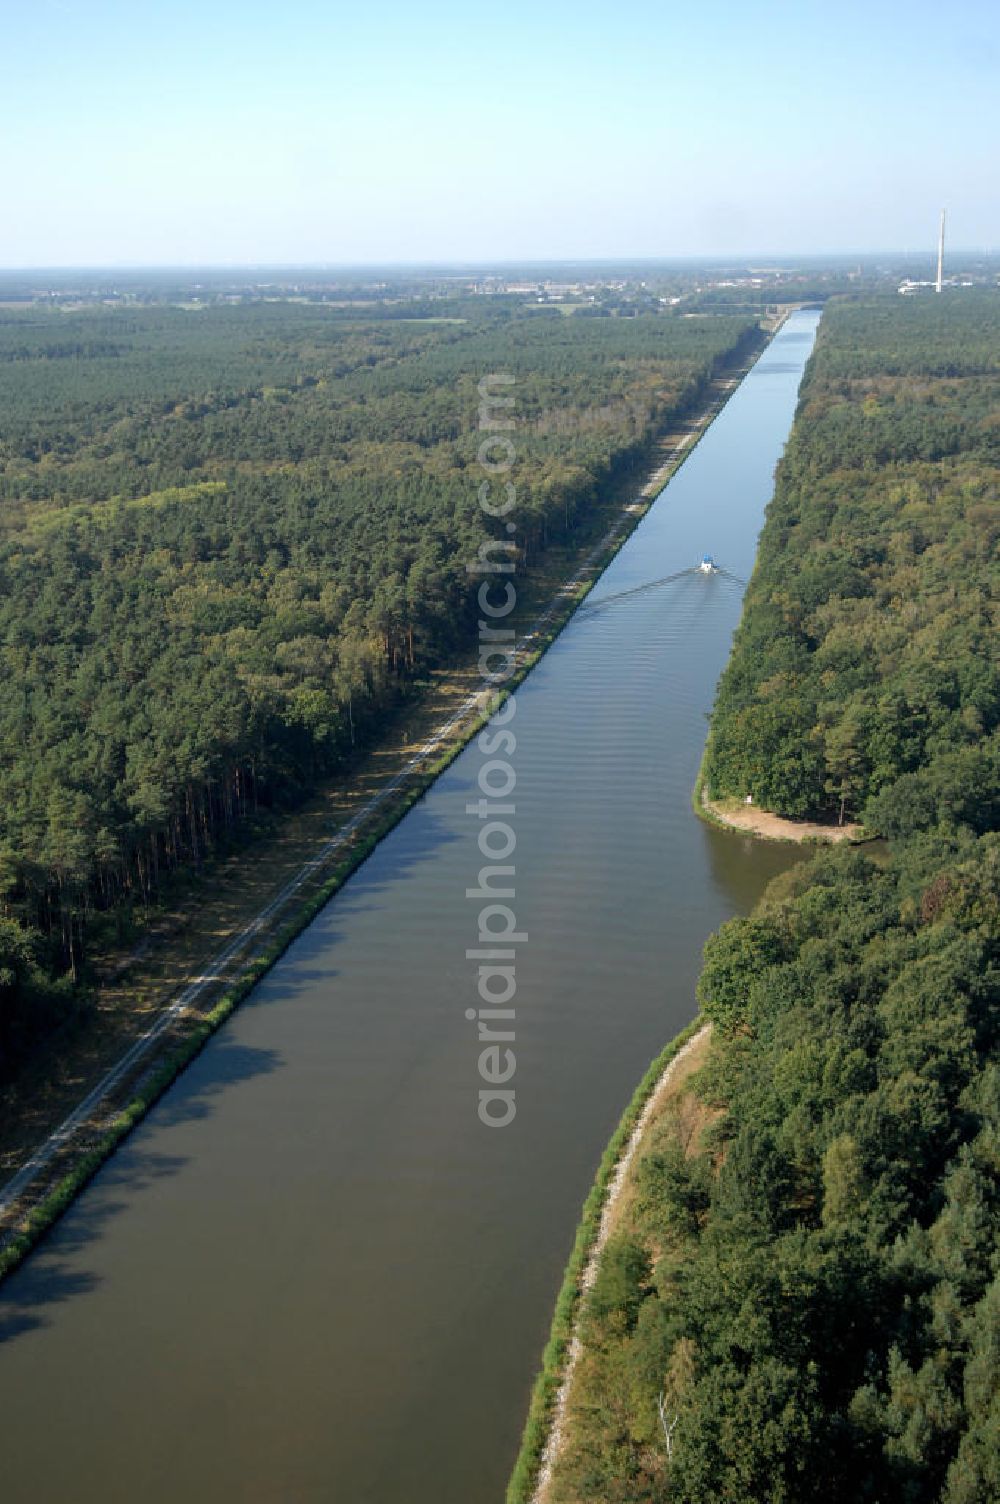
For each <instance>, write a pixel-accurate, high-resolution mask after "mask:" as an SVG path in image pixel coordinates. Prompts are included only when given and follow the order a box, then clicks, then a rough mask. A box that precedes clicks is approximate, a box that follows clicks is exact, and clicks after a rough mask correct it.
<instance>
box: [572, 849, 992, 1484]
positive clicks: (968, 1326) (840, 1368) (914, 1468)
mask: <svg viewBox="0 0 1000 1504" xmlns="http://www.w3.org/2000/svg"><path fill="white" fill-rule="evenodd" d="M998 880H1000V837H998V836H997V835H996V834H995V833H990V834H989V835H985V836H979V837H977V836H974V835H973V834H972V833H971V832H969V831H968V830H965V831H955V832H953V833H951V834H950V835H948V836H947V837H942V836H938V837H933V838H928V837H918V838H914V839H913V840H912V841H911V842H910V843H908V844H907V846H906V848H905V850H904V851H902V852H900V853H899V854H898V855H897V856H896V858H895V860H894V861H893V863H892V864H891V866H890V867H888V868H886V869H883V868H880V867H878V866H876V865H875V864H874V863H872V862H871V861H870V860H868V859H867V858H865V857H863V856H862V855H860V854H859V853H857V852H851V851H844V850H843V849H841V850H840V851H838V852H837V853H836V854H830V855H824V856H822V857H819V858H818V859H816V860H815V861H814V862H813V863H812V864H807V865H805V866H803V867H800V868H796V869H793V872H792V873H791V874H790V875H789V876H788V877H786V878H785V879H782V880H779V883H778V884H777V885H776V887H775V888H774V889H773V890H772V894H771V896H770V898H769V899H768V900H767V901H765V903H764V904H763V905H762V907H761V909H760V910H759V911H758V912H757V913H756V914H755V916H754V917H752V918H750V919H744V920H736V921H734V922H732V923H731V924H729V925H727V926H725V927H724V929H723V930H722V931H721V932H720V933H719V935H718V936H717V937H715V938H714V939H713V940H712V941H711V942H710V944H709V946H708V949H707V954H706V966H705V971H704V973H703V976H702V980H701V995H702V999H703V1003H704V1008H705V1012H706V1013H707V1014H708V1016H709V1017H710V1018H712V1019H713V1020H714V1021H715V1023H716V1028H717V1032H718V1033H719V1034H720V1035H721V1036H722V1038H721V1040H718V1041H717V1042H716V1048H715V1050H714V1054H713V1057H712V1058H711V1059H710V1062H709V1064H708V1066H707V1067H706V1068H705V1070H704V1071H703V1073H702V1076H701V1078H700V1080H699V1084H698V1088H697V1089H698V1093H699V1096H700V1097H701V1098H702V1100H703V1103H704V1104H705V1106H706V1108H707V1109H708V1116H709V1118H710V1126H709V1127H707V1128H706V1129H704V1130H703V1131H702V1132H701V1134H700V1136H698V1137H696V1139H695V1140H694V1142H693V1144H688V1145H687V1147H686V1149H685V1147H684V1146H683V1137H682V1135H681V1133H680V1132H679V1128H680V1127H682V1126H683V1125H682V1124H679V1123H678V1122H677V1121H674V1120H667V1121H664V1122H663V1123H662V1125H661V1129H660V1134H659V1137H658V1138H657V1139H655V1140H654V1142H653V1143H652V1145H651V1147H650V1149H649V1151H648V1152H647V1153H646V1154H645V1155H644V1156H643V1158H642V1159H641V1160H640V1162H639V1165H638V1168H637V1170H636V1171H635V1172H634V1184H635V1187H636V1192H637V1198H636V1205H635V1211H634V1215H633V1218H632V1220H631V1225H630V1226H629V1227H628V1228H627V1229H624V1230H622V1232H621V1233H620V1234H619V1235H618V1236H617V1237H616V1238H615V1239H614V1240H613V1241H612V1242H610V1243H609V1245H608V1247H607V1249H606V1251H605V1255H604V1258H603V1260H602V1264H601V1268H600V1272H599V1275H598V1278H597V1281H596V1283H595V1285H594V1287H593V1291H592V1294H591V1296H590V1298H589V1301H588V1304H587V1306H586V1310H585V1318H584V1324H583V1335H584V1343H585V1353H586V1359H585V1361H584V1362H583V1363H582V1364H581V1369H580V1373H581V1385H582V1388H581V1392H580V1394H579V1396H578V1399H577V1405H578V1407H579V1408H578V1409H577V1412H576V1417H575V1430H574V1435H575V1441H574V1444H573V1446H572V1447H571V1448H570V1449H569V1450H568V1453H567V1456H566V1458H565V1461H564V1465H563V1467H562V1468H561V1470H560V1471H559V1472H558V1473H557V1485H558V1486H557V1487H556V1489H555V1491H554V1493H553V1495H552V1500H553V1504H568V1501H571V1500H572V1501H582V1500H594V1501H600V1504H624V1501H626V1500H627V1501H640V1500H641V1501H666V1500H676V1501H679V1504H680V1501H683V1504H717V1501H718V1500H723V1499H726V1500H732V1501H734V1504H749V1501H751V1500H768V1501H772V1504H795V1501H800V1500H820V1499H822V1500H824V1501H828V1504H860V1501H869V1504H918V1501H919V1504H923V1501H926V1504H931V1501H937V1500H943V1501H945V1504H990V1501H995V1500H996V1499H997V1498H1000V1258H998V1240H997V1231H998V1227H1000V1183H998V1170H1000V1065H998V1058H997V1044H998V1042H1000V1041H998V1029H1000V894H998ZM661 1397H662V1398H663V1401H664V1414H665V1418H666V1422H667V1425H668V1427H670V1428H671V1455H670V1456H669V1457H668V1455H667V1450H666V1446H665V1439H664V1434H663V1430H662V1422H661V1418H660V1413H659V1400H660V1398H661ZM581 1417H582V1419H581Z"/></svg>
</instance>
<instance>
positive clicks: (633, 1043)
mask: <svg viewBox="0 0 1000 1504" xmlns="http://www.w3.org/2000/svg"><path fill="white" fill-rule="evenodd" d="M817 322H818V315H817V314H815V313H811V312H802V313H797V314H795V315H793V317H792V318H791V319H790V320H789V321H788V322H787V323H786V324H785V326H784V328H783V329H782V330H781V331H780V333H779V334H778V335H777V337H776V338H775V339H774V341H773V342H772V344H771V345H770V347H769V348H768V349H767V351H766V352H765V353H764V355H763V357H762V358H761V359H760V361H759V362H758V363H757V365H756V366H755V367H754V368H753V370H752V371H751V372H750V374H749V375H748V376H747V377H746V379H745V380H744V382H743V383H742V385H741V387H740V388H739V390H738V391H737V392H736V393H735V395H734V396H733V397H732V398H731V400H730V401H729V403H728V405H727V406H726V408H725V409H724V410H723V412H722V413H721V415H720V416H719V417H718V418H717V419H716V421H715V422H714V423H713V425H712V426H711V428H710V429H709V430H708V432H707V434H706V436H705V438H704V439H703V440H702V442H701V443H700V444H699V445H698V447H697V448H696V449H695V451H694V452H693V454H692V455H691V456H690V458H689V459H688V461H687V463H686V464H685V465H684V466H683V467H682V468H681V470H680V471H679V472H678V474H677V475H676V476H675V477H674V479H673V480H672V481H671V482H670V484H669V485H668V486H667V487H666V489H665V490H664V491H663V492H662V493H661V495H660V497H659V498H658V500H657V501H656V503H655V505H654V506H653V507H652V509H651V510H650V512H649V514H648V515H647V517H646V518H645V519H644V520H643V522H642V523H641V524H640V526H639V527H638V528H637V529H636V531H635V533H634V534H633V535H632V537H631V539H630V540H629V542H628V543H627V545H626V546H625V548H624V549H623V550H622V552H621V553H620V554H619V555H618V557H617V558H616V559H615V560H614V562H613V563H612V564H611V566H610V567H609V569H608V570H607V571H606V573H605V575H604V576H603V578H602V580H601V581H600V582H599V584H598V586H597V589H596V590H595V592H594V594H593V595H592V596H591V598H590V600H591V601H592V602H599V601H600V600H601V599H602V598H604V597H610V596H612V595H617V594H618V593H619V592H621V591H628V590H632V589H633V587H636V586H640V585H643V584H644V583H646V582H650V581H656V580H660V579H662V578H664V577H665V576H668V575H671V574H673V573H675V572H676V571H678V570H683V569H685V568H687V566H689V565H691V564H693V563H694V562H695V561H696V560H698V559H699V558H700V557H701V555H702V554H703V553H704V552H706V551H707V552H710V553H711V554H713V555H714V556H715V558H716V559H717V560H718V561H719V563H720V564H722V565H723V566H724V567H725V569H726V570H727V571H728V572H729V574H727V575H723V574H718V575H709V576H704V575H700V574H694V573H688V574H684V575H682V576H681V577H680V578H679V579H675V580H673V581H671V582H669V583H667V584H663V585H659V586H653V587H652V588H650V589H648V590H638V591H636V592H635V593H633V594H629V595H625V596H623V597H622V598H621V599H618V600H615V601H609V602H608V603H607V604H606V605H604V606H603V607H590V608H588V609H585V610H583V611H581V612H580V613H579V614H578V615H577V617H576V618H575V619H574V621H573V622H572V623H571V625H570V626H569V627H568V628H567V630H566V631H565V632H564V633H563V635H562V636H561V637H560V639H559V641H558V642H557V643H556V644H555V645H554V647H553V648H552V649H551V650H550V651H549V653H548V654H547V655H546V656H545V658H544V659H543V660H542V662H541V663H540V664H539V665H538V667H537V668H536V669H535V671H534V672H533V673H532V674H531V676H530V677H529V679H528V680H527V681H526V682H525V683H524V684H523V685H522V687H521V688H520V689H519V690H518V691H517V696H516V712H515V715H514V719H513V721H512V722H511V723H510V725H511V729H512V730H514V731H515V732H516V735H517V747H516V751H515V752H514V753H513V755H512V757H511V758H510V761H511V763H512V765H513V766H514V767H515V768H516V774H517V787H516V792H515V796H514V798H515V802H516V812H515V813H514V814H512V815H511V816H510V817H509V821H510V824H511V826H512V827H513V829H514V831H515V833H516V838H517V846H516V851H515V853H514V855H513V856H512V857H511V858H510V860H512V861H513V862H514V863H515V866H516V876H515V879H514V885H515V889H516V894H515V898H514V899H513V900H512V901H511V907H512V908H513V909H514V910H515V912H516V915H517V921H518V925H519V928H520V929H521V930H523V931H526V932H527V936H528V938H527V940H526V941H525V942H523V943H522V944H521V945H520V947H519V950H518V959H517V985H518V991H517V997H516V1009H517V1021H516V1034H517V1039H516V1043H515V1045H514V1049H515V1050H516V1060H517V1067H516V1076H515V1077H514V1079H513V1081H512V1083H511V1085H513V1086H514V1087H515V1088H516V1092H517V1096H516V1104H517V1115H516V1117H515V1119H514V1121H513V1122H512V1123H511V1124H510V1125H509V1126H508V1127H506V1128H503V1129H495V1128H494V1129H491V1128H487V1127H484V1126H483V1125H482V1124H481V1123H480V1121H479V1119H478V1116H477V1102H478V1091H479V1088H480V1087H481V1086H482V1084H483V1083H482V1082H481V1080H480V1078H479V1074H478V1070H477V1060H478V1055H479V1046H478V1044H477V1040H476V1026H475V1024H474V1023H470V1022H469V1021H468V1020H467V1018H466V1010H467V1009H470V1008H473V1007H475V1006H476V1004H477V995H476V972H475V965H476V963H475V962H474V961H470V960H468V959H467V958H466V950H467V949H469V948H473V947H475V946H476V943H477V933H476V931H477V922H478V915H479V909H480V906H481V903H480V902H479V901H475V900H469V899H467V898H466V896H465V893H466V889H467V888H474V887H475V886H476V884H477V874H478V870H479V867H480V865H481V864H482V862H483V858H482V857H481V856H480V854H479V851H478V847H477V838H478V835H479V828H480V822H479V820H478V818H477V817H476V816H475V815H474V814H470V813H468V812H467V810H466V806H467V804H469V803H470V802H472V801H474V800H476V799H477V798H478V797H479V790H478V787H477V779H478V776H479V772H480V769H481V767H482V765H483V762H484V758H483V756H482V754H481V753H480V752H479V751H478V750H477V749H476V748H475V747H474V746H473V747H470V748H468V749H466V751H465V752H464V753H463V754H462V756H461V757H459V758H458V760H457V761H456V762H455V763H454V764H453V765H452V767H451V768H450V769H449V771H448V772H447V773H446V774H445V775H444V776H443V777H442V778H441V779H440V780H439V782H438V783H437V784H436V785H435V786H434V788H433V789H432V790H431V791H430V793H429V794H428V795H427V797H426V798H425V799H424V800H423V801H421V803H420V804H419V805H417V806H416V807H415V808H414V809H413V810H412V811H411V812H410V813H409V814H408V815H407V816H406V818H405V820H403V822H402V823H401V824H400V825H399V826H398V827H397V828H396V830H395V831H394V832H393V833H392V835H391V836H389V838H388V839H387V840H385V841H384V842H383V843H382V845H381V846H379V847H378V849H377V850H376V851H375V852H374V853H373V855H372V856H371V857H370V859H369V860H368V861H367V862H366V863H365V865H364V866H363V867H362V868H361V869H360V870H359V871H358V873H357V874H356V875H355V876H354V878H352V880H351V881H350V883H349V884H348V885H347V886H346V888H345V889H344V890H343V891H342V893H341V894H340V895H339V896H338V897H337V898H336V899H335V900H334V901H333V902H332V903H331V904H330V905H329V906H328V907H327V908H326V910H325V911H324V912H323V913H322V914H321V915H320V916H319V917H318V918H317V919H316V920H315V921H314V923H313V924H312V925H311V926H310V927H309V929H308V930H307V931H306V932H305V933H304V934H303V935H302V936H301V937H300V939H299V940H298V941H297V942H296V943H295V945H293V947H292V948H291V950H290V951H289V952H288V954H287V955H286V956H285V958H284V959H283V960H282V962H281V963H280V964H279V965H278V966H277V967H276V968H275V969H274V970H273V971H272V972H271V974H270V975H269V976H268V977H267V978H266V979H265V980H264V981H263V982H262V983H261V985H260V986H259V987H258V988H257V989H256V991H255V992H254V994H253V995H252V997H251V998H250V999H249V1000H248V1001H247V1002H246V1003H245V1004H244V1006H243V1007H242V1008H241V1010H240V1011H239V1012H238V1013H237V1015H236V1016H235V1017H234V1019H233V1020H232V1021H231V1022H230V1023H229V1024H228V1025H227V1026H226V1028H225V1029H224V1030H223V1032H222V1033H221V1034H220V1035H219V1036H217V1037H216V1039H215V1040H214V1041H213V1042H212V1043H211V1044H210V1045H209V1047H208V1048H207V1049H206V1050H205V1052H204V1053H203V1055H202V1056H201V1057H200V1058H199V1059H198V1060H197V1061H196V1062H195V1063H194V1064H193V1065H192V1066H191V1067H190V1068H189V1069H188V1070H187V1071H186V1072H185V1073H184V1075H183V1077H182V1078H181V1079H180V1080H179V1081H178V1082H177V1083H176V1085H175V1086H174V1087H173V1088H172V1089H171V1091H170V1092H169V1093H168V1094H167V1095H166V1097H165V1098H164V1099H163V1100H162V1101H161V1103H160V1104H159V1105H158V1106H157V1107H156V1109H155V1110H154V1111H153V1112H152V1113H151V1114H150V1116H149V1118H148V1119H147V1120H146V1122H145V1123H144V1124H143V1126H142V1127H141V1128H140V1129H139V1131H138V1132H136V1133H135V1134H134V1135H133V1137H132V1138H131V1139H130V1140H129V1141H128V1143H127V1144H126V1145H125V1146H124V1147H123V1148H122V1149H121V1150H120V1151H119V1153H118V1154H117V1155H116V1156H115V1157H114V1159H113V1160H112V1161H111V1162H110V1163H109V1165H108V1166H107V1167H106V1168H105V1169H104V1170H103V1171H102V1173H101V1174H99V1175H98V1177H97V1178H96V1180H95V1181H94V1182H93V1184H92V1185H91V1186H90V1188H89V1189H88V1190H87V1191H86V1192H85V1194H84V1195H83V1196H81V1197H80V1199H79V1200H78V1202H77V1203H76V1205H75V1206H74V1207H73V1209H72V1210H71V1211H70V1212H69V1214H68V1215H67V1216H66V1217H65V1218H64V1219H63V1220H62V1221H61V1223H60V1224H59V1225H58V1227H57V1228H56V1229H55V1231H54V1232H53V1234H52V1235H51V1236H50V1237H49V1238H48V1239H46V1240H45V1242H44V1244H43V1245H42V1246H41V1247H40V1248H39V1249H38V1250H37V1251H36V1253H35V1254H34V1255H33V1256H32V1258H31V1259H30V1260H29V1261H28V1262H27V1264H26V1265H25V1266H24V1267H23V1268H22V1269H21V1270H20V1271H19V1272H18V1274H17V1275H16V1276H14V1277H13V1278H12V1279H11V1280H9V1281H8V1282H7V1284H6V1285H5V1286H4V1287H3V1289H2V1291H0V1458H2V1461H0V1480H2V1481H0V1489H2V1494H3V1498H4V1501H5V1504H29V1501H30V1504H68V1501H73V1504H91V1501H94V1504H96V1501H98V1500H100V1501H103V1504H119V1501H121V1504H124V1501H126V1500H127V1501H130V1504H131V1501H134V1500H137V1499H142V1500H143V1501H144V1504H176V1501H178V1500H185V1501H186V1504H201V1501H206V1504H208V1501H212V1504H217V1501H225V1504H237V1501H239V1504H299V1501H301V1504H319V1501H332V1504H500V1501H501V1500H502V1497H503V1491H504V1484H505V1480H506V1477H507V1475H508V1472H509V1469H510V1466H511V1464H512V1461H513V1458H514V1455H515V1452H516V1448H517V1443H518V1437H519V1433H520V1429H521V1426H522V1423H523V1419H524V1414H525V1409H526V1405H527V1400H528V1394H529V1390H530V1386H531V1382H532V1379H533V1377H534V1373H535V1371H536V1368H537V1364H538V1360H539V1356H540V1353H541V1349H542V1345H543V1343H544V1340H545V1337H546V1334H547V1329H548V1323H549V1320H550V1317H551V1310H552V1303H553V1300H554V1296H555V1293H556V1290H557V1288H558V1284H559V1280H560V1276H561V1272H562V1268H563V1265H564V1262H565V1259H566V1256H567V1254H568V1252H569V1248H570V1245H571V1243H572V1239H573V1234H574V1230H575V1227H576V1223H577V1219H578V1215H579V1210H580V1206H581V1203H582V1201H583V1199H584V1197H585V1195H586V1193H587V1191H588V1189H589V1186H590V1184H591V1181H592V1178H593V1174H594V1171H595V1168H596V1165H597V1162H598V1160H599V1158H600V1155H601V1152H602V1150H603V1148H604V1145H605V1143H606V1142H607V1139H608V1138H609V1136H610V1134H611V1132H612V1131H613V1129H614V1126H615V1124H616V1122H617V1120H618V1117H619V1115H620V1114H621V1111H622V1109H623V1107H624V1106H625V1104H626V1102H627V1101H628V1099H629V1097H630V1095H631V1093H632V1091H633V1089H634V1087H635V1084H636V1082H637V1081H638V1080H639V1078H640V1077H641V1075H642V1074H643V1072H644V1071H645V1069H646V1067H647V1065H648V1064H649V1061H650V1060H651V1059H652V1057H653V1056H654V1055H655V1054H656V1053H657V1052H658V1051H659V1050H660V1048H661V1047H662V1046H663V1044H664V1043H665V1042H666V1041H667V1040H668V1039H669V1038H670V1037H671V1036H672V1035H674V1034H675V1033H676V1032H677V1031H678V1030H679V1029H680V1028H682V1027H683V1026H684V1025H685V1024H686V1023H687V1022H688V1021H689V1020H690V1019H691V1017H692V1015H693V1013H694V1010H695V1003H694V984H695V979H696V977H697V973H698V970H699V958H700V954H701V948H702V945H703V943H704V940H705V938H706V937H707V935H708V934H709V932H710V931H711V930H713V929H714V928H716V927H717V926H718V925H719V924H720V923H721V922H722V921H723V920H724V919H726V918H727V917H729V916H730V915H732V914H734V913H736V912H739V911H743V910H746V909H747V908H748V907H749V906H750V905H751V904H752V903H753V902H754V900H755V899H756V898H757V896H758V894H759V893H760V892H761V890H762V888H763V887H764V885H765V883H766V882H767V881H768V879H769V878H770V877H771V876H773V875H774V874H775V873H776V872H778V871H780V870H781V869H782V868H783V867H785V866H786V865H787V864H788V862H789V860H790V859H791V858H790V856H789V854H788V850H787V848H782V847H773V846H764V845H757V844H754V843H752V842H750V841H749V839H748V838H745V837H742V836H736V835H732V834H729V833H726V832H721V831H717V830H714V829H712V828H710V827H708V826H706V825H704V824H702V823H701V822H700V821H698V820H697V819H696V818H695V817H694V815H693V813H692V810H691V804H690V797H691V787H692V784H693V782H694V779H695V775H696V772H697V768H698V762H699V758H700V755H701V750H702V746H703V743H704V738H705V730H706V715H707V712H708V711H709V709H710V707H711V703H712V697H713V692H714V687H715V683H716V680H717V678H718V675H719V673H720V671H721V669H722V667H723V665H724V663H725V660H726V656H727V654H728V651H729V644H730V641H731V636H732V632H733V630H734V628H735V626H736V623H737V621H738V619H739V612H740V600H741V588H740V586H739V584H738V583H736V582H734V580H733V579H732V578H730V575H733V576H737V577H742V578H743V579H745V578H746V577H747V576H748V575H749V573H750V570H751V568H752V566H753V558H754V550H755V544H756V537H757V533H758V531H759V528H760V525H761V520H762V516H763V511H764V507H765V504H766V502H767V500H768V497H769V495H770V492H771V485H772V476H773V470H774V466H775V463H776V462H777V460H778V457H779V455H780V453H781V450H782V446H783V444H784V441H785V439H786V437H787V434H788V430H789V427H790V424H791V420H792V415H793V412H794V407H795V401H796V393H797V390H798V385H799V380H800V377H801V374H802V370H803V366H804V364H805V361H806V359H807V358H808V355H809V353H810V350H811V348H812V343H813V339H814V336H815V330H816V325H817ZM504 750H506V749H504Z"/></svg>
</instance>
